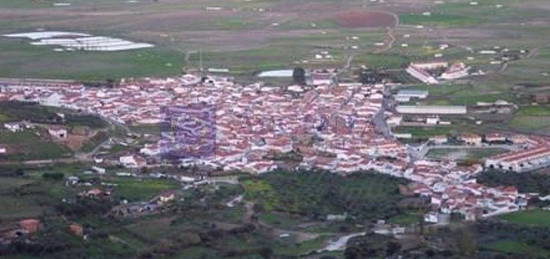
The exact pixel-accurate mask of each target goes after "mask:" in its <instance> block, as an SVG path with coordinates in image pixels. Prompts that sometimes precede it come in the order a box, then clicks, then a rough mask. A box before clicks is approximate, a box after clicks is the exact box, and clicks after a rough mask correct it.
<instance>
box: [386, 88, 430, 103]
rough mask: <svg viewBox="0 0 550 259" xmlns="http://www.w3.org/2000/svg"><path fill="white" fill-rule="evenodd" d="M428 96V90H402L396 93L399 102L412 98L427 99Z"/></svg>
mask: <svg viewBox="0 0 550 259" xmlns="http://www.w3.org/2000/svg"><path fill="white" fill-rule="evenodd" d="M427 97H428V91H425V90H400V91H399V92H398V93H397V94H396V95H395V97H394V98H395V100H396V101H398V102H408V101H410V100H411V99H414V98H417V99H426V98H427Z"/></svg>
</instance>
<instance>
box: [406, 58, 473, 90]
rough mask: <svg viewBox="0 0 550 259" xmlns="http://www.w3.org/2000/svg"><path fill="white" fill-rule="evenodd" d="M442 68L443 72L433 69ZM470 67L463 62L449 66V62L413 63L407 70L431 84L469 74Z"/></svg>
mask: <svg viewBox="0 0 550 259" xmlns="http://www.w3.org/2000/svg"><path fill="white" fill-rule="evenodd" d="M439 70H441V71H442V73H435V72H433V71H439ZM469 70H470V67H468V66H466V65H465V64H464V63H462V62H458V63H454V64H452V65H451V66H449V63H448V62H425V63H411V64H410V65H409V67H407V69H406V71H407V73H409V75H411V76H413V77H414V78H416V79H418V80H420V81H421V82H423V83H425V84H429V85H433V84H439V82H440V80H454V79H458V78H462V77H465V76H468V75H469Z"/></svg>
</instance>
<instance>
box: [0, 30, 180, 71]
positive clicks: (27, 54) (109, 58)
mask: <svg viewBox="0 0 550 259" xmlns="http://www.w3.org/2000/svg"><path fill="white" fill-rule="evenodd" d="M0 49H2V52H1V53H0V67H2V68H3V69H1V70H0V77H30V78H54V79H55V78H58V79H80V80H106V79H118V78H120V77H139V76H146V75H159V76H162V75H165V76H166V75H174V74H178V73H179V72H180V71H181V66H182V61H183V54H181V53H178V52H177V51H170V50H159V49H152V50H149V49H148V50H137V51H122V52H114V53H97V52H81V51H75V52H62V53H59V52H54V51H52V49H51V47H50V46H32V45H30V44H29V42H28V41H26V40H13V39H5V38H0Z"/></svg>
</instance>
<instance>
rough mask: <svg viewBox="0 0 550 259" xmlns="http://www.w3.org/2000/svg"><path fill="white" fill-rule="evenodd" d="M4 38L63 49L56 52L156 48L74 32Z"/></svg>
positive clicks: (31, 33) (11, 35)
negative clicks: (24, 39) (29, 41)
mask: <svg viewBox="0 0 550 259" xmlns="http://www.w3.org/2000/svg"><path fill="white" fill-rule="evenodd" d="M3 36H5V37H10V38H29V39H31V40H35V41H33V42H31V44H32V45H37V46H44V45H54V46H61V47H63V48H56V49H54V50H55V51H65V50H67V51H73V50H85V51H123V50H133V49H143V48H152V47H154V45H152V44H149V43H136V42H132V41H128V40H123V39H118V38H111V37H104V36H92V35H89V34H85V33H74V32H57V31H50V32H30V33H16V34H5V35H3Z"/></svg>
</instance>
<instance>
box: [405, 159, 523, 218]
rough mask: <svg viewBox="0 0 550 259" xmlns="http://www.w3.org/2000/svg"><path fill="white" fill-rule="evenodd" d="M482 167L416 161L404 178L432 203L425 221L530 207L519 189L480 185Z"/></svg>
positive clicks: (468, 216) (469, 216) (489, 214)
mask: <svg viewBox="0 0 550 259" xmlns="http://www.w3.org/2000/svg"><path fill="white" fill-rule="evenodd" d="M482 170H483V168H482V166H481V165H472V166H469V167H464V166H457V164H456V163H455V162H452V161H448V162H445V161H438V162H434V161H424V160H419V161H415V162H414V164H413V166H411V167H410V168H409V169H408V170H407V171H406V172H404V174H403V177H405V178H407V179H410V180H412V181H414V182H415V184H414V185H413V186H412V191H413V192H414V193H415V194H419V195H420V196H422V197H427V198H428V199H429V200H430V205H431V207H432V212H430V213H428V214H426V215H425V220H426V221H428V222H432V223H439V219H440V218H441V217H440V215H441V214H451V213H458V214H461V215H462V216H463V217H464V218H465V219H466V220H476V219H479V218H482V217H489V216H493V215H498V214H502V213H508V212H512V211H517V210H519V209H520V208H522V207H524V206H526V205H527V199H528V198H529V197H528V196H527V195H524V194H520V193H518V190H517V189H516V188H515V187H488V186H485V185H482V184H478V183H476V180H475V175H476V174H478V173H480V172H481V171H482Z"/></svg>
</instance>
